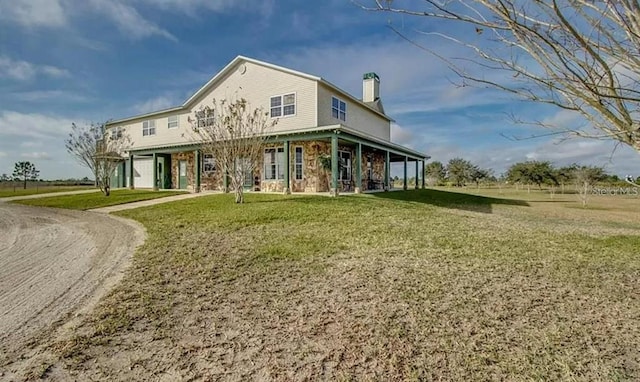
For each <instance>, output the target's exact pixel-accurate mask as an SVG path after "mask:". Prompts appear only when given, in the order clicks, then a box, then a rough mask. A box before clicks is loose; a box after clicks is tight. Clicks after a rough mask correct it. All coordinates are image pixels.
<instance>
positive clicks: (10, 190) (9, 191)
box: [0, 183, 95, 198]
mask: <svg viewBox="0 0 640 382" xmlns="http://www.w3.org/2000/svg"><path fill="white" fill-rule="evenodd" d="M92 188H95V187H94V186H49V185H42V186H36V185H31V184H30V185H29V186H28V187H27V188H26V189H23V188H22V185H16V186H15V187H14V186H11V185H9V184H5V185H2V183H0V198H6V197H11V196H24V195H35V194H46V193H50V192H64V191H77V190H90V189H92Z"/></svg>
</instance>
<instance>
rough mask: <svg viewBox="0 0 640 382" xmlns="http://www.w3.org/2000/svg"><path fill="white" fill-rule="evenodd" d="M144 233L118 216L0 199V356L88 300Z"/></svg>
mask: <svg viewBox="0 0 640 382" xmlns="http://www.w3.org/2000/svg"><path fill="white" fill-rule="evenodd" d="M144 238H145V231H144V228H143V227H142V226H141V225H139V224H137V223H135V222H132V221H129V220H126V219H122V218H118V217H114V216H109V215H106V214H100V213H91V212H81V211H71V210H61V209H53V208H41V207H30V206H24V205H17V204H8V203H3V202H0V361H1V360H2V358H4V357H7V356H8V355H9V354H12V353H16V352H21V351H23V350H24V349H23V348H24V347H25V346H26V344H27V342H28V341H29V340H30V339H33V338H35V337H37V336H39V335H41V334H43V333H46V332H48V331H50V330H52V329H53V328H55V327H57V326H58V325H61V324H63V323H64V322H65V321H67V320H68V319H70V318H72V317H73V314H78V313H82V312H83V311H85V310H86V309H89V308H90V307H91V306H92V305H93V304H95V302H97V301H98V299H99V298H100V297H101V296H103V295H104V294H105V293H106V292H107V291H108V290H109V289H110V288H111V287H112V286H113V285H114V284H115V283H117V282H118V281H119V280H120V278H121V277H122V271H123V270H124V269H125V268H126V267H127V265H128V264H129V262H130V260H131V255H132V254H133V252H134V250H135V248H136V247H137V246H138V245H140V244H142V243H143V241H144ZM52 324H55V325H54V326H52ZM3 356H4V357H3Z"/></svg>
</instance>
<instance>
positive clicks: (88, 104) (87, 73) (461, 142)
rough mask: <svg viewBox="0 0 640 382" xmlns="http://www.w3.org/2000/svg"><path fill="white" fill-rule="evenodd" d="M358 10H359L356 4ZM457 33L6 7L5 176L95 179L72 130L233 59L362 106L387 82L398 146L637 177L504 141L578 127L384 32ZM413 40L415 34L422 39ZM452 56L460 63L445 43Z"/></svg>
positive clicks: (190, 8)
mask: <svg viewBox="0 0 640 382" xmlns="http://www.w3.org/2000/svg"><path fill="white" fill-rule="evenodd" d="M362 1H366V0H362ZM389 22H391V23H392V24H393V25H395V26H396V27H398V28H400V29H402V30H404V31H408V33H412V32H411V31H413V30H416V29H417V30H444V31H450V32H452V33H464V30H454V31H451V30H447V28H460V26H455V25H442V24H440V23H438V22H436V21H434V20H428V19H410V18H404V17H401V16H397V15H388V14H382V13H368V12H365V11H363V10H361V9H359V8H358V7H356V6H355V5H353V4H352V3H351V2H350V1H349V0H325V1H307V0H0V173H9V174H10V173H11V172H12V170H13V163H14V162H16V161H19V160H29V161H32V162H34V163H35V164H36V166H37V167H38V168H39V169H40V171H41V176H42V177H43V178H45V179H56V178H69V177H82V176H85V175H86V176H90V173H89V172H88V171H87V170H86V169H84V168H82V167H80V166H79V165H77V164H76V163H75V162H74V161H73V159H72V158H71V157H70V156H69V155H68V154H67V153H66V152H65V149H64V138H65V136H66V135H67V134H68V132H69V131H70V126H71V123H72V122H76V123H80V124H83V123H88V122H91V121H93V122H100V121H105V120H108V119H114V118H120V117H125V116H130V115H135V114H139V113H143V112H149V111H153V110H157V109H161V108H165V107H169V106H175V105H179V104H181V103H182V102H183V101H184V100H185V99H187V98H188V97H189V96H191V95H192V94H193V93H194V92H195V91H196V90H197V89H198V88H199V87H201V86H202V85H203V84H204V83H205V82H206V81H207V80H208V79H210V78H211V77H212V76H213V75H215V73H216V72H217V71H218V70H220V69H221V68H222V67H224V66H225V65H226V64H227V63H228V62H229V61H231V60H232V59H233V58H234V57H235V56H237V55H245V56H249V57H252V58H256V59H260V60H264V61H268V62H271V63H274V64H277V65H282V66H285V67H289V68H292V69H296V70H300V71H303V72H307V73H310V74H313V75H318V76H321V77H323V78H325V79H326V80H328V81H330V82H331V83H333V84H335V85H337V86H339V87H341V88H343V89H344V90H346V91H348V92H350V93H351V94H353V95H355V96H356V97H360V96H361V93H362V82H361V81H362V74H363V73H366V72H370V71H374V72H376V73H378V74H379V75H380V77H381V97H382V100H383V102H384V105H385V109H386V111H387V113H388V114H389V115H390V116H391V117H392V118H394V119H395V120H396V123H395V124H394V125H393V126H392V140H393V141H394V142H397V143H400V144H403V145H407V146H409V147H412V148H414V149H417V150H420V151H423V152H425V153H427V154H429V155H431V156H432V158H433V160H439V161H442V162H446V161H448V160H449V159H451V158H453V157H456V156H460V157H463V158H466V159H469V160H471V161H472V162H474V163H476V164H478V165H480V166H482V167H487V168H492V169H494V170H495V173H496V174H497V175H498V174H500V173H501V172H503V171H505V169H506V168H508V166H509V165H510V164H512V163H515V162H518V161H524V160H530V159H537V160H550V161H552V162H554V163H555V164H557V165H565V164H570V163H572V162H580V163H584V164H592V165H598V166H605V167H606V168H607V170H608V171H609V172H611V173H615V174H618V175H626V174H633V175H635V176H638V175H640V155H639V154H638V153H637V152H635V151H633V150H631V149H628V148H626V147H619V148H618V149H617V150H616V152H615V153H614V154H613V156H612V150H613V147H614V145H613V143H612V142H610V141H595V140H584V139H572V140H568V141H563V142H557V140H554V139H552V138H537V139H526V140H515V141H514V140H510V139H507V138H505V136H507V137H514V136H515V137H528V136H530V135H536V134H542V133H544V131H543V130H540V129H534V128H527V127H523V126H515V125H513V124H512V123H511V121H510V119H509V118H508V117H507V115H508V114H510V113H514V114H516V115H518V116H521V117H523V118H538V119H541V120H545V121H554V122H557V123H560V124H573V123H576V121H577V119H576V118H575V116H573V115H571V114H569V113H566V112H561V111H559V110H557V109H554V108H551V107H542V106H539V105H534V104H530V103H524V102H522V101H518V100H514V99H511V98H509V97H508V96H507V95H505V94H503V93H498V92H495V91H490V90H485V89H477V88H470V87H464V88H459V87H456V86H455V85H453V84H452V82H453V81H455V77H454V76H453V74H452V73H451V72H450V71H448V70H447V68H446V67H445V66H444V65H443V64H442V62H440V61H438V60H437V59H436V58H434V57H432V56H430V55H428V54H427V53H425V52H424V51H421V50H419V49H417V48H416V47H414V46H412V45H411V44H409V43H407V42H406V41H404V40H402V39H401V38H399V37H398V36H397V35H396V34H394V33H393V32H392V31H391V30H390V29H389V28H388V27H387V25H388V23H389ZM417 38H419V37H417ZM433 39H434V37H430V40H429V41H425V42H427V43H431V44H436V46H437V47H438V49H439V51H442V52H444V53H445V54H449V55H458V54H463V53H462V52H458V51H456V48H455V47H452V46H450V45H448V44H447V43H446V42H444V41H433Z"/></svg>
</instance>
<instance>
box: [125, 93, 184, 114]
mask: <svg viewBox="0 0 640 382" xmlns="http://www.w3.org/2000/svg"><path fill="white" fill-rule="evenodd" d="M172 106H176V102H175V101H174V100H173V99H172V98H170V97H169V96H158V97H155V98H152V99H150V100H147V101H145V102H141V103H139V104H136V105H134V106H133V111H134V112H135V113H139V114H144V113H150V112H152V111H158V110H163V109H168V108H170V107H172Z"/></svg>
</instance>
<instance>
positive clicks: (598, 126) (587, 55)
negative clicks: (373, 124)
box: [352, 0, 640, 151]
mask: <svg viewBox="0 0 640 382" xmlns="http://www.w3.org/2000/svg"><path fill="white" fill-rule="evenodd" d="M352 1H354V2H356V3H358V4H360V5H361V7H362V8H364V9H367V10H371V11H384V12H392V13H398V14H403V15H410V16H416V17H432V18H438V19H441V20H447V21H451V22H454V23H462V24H461V25H460V26H462V25H464V24H466V25H468V26H469V28H468V30H466V29H464V27H463V28H458V30H457V32H456V33H441V32H420V31H419V32H418V33H422V34H426V35H429V36H430V37H440V38H443V39H445V40H446V41H448V42H451V43H453V44H456V45H458V46H461V47H464V48H466V49H468V50H469V51H470V52H471V55H470V56H471V58H469V57H462V58H452V57H445V56H444V54H443V53H439V52H436V51H434V50H433V49H430V48H429V47H427V46H425V45H422V44H420V43H418V42H417V39H416V38H415V37H414V36H408V35H407V34H406V32H405V30H401V29H398V28H395V27H393V26H391V28H392V29H393V30H394V31H395V32H396V33H398V34H400V35H401V36H402V37H404V38H405V39H407V40H409V41H410V42H412V43H414V44H415V45H417V46H419V47H421V48H423V49H425V50H426V51H429V52H430V53H432V54H434V55H435V56H436V57H438V58H440V59H442V60H443V61H444V62H446V64H447V65H448V66H449V68H451V69H452V70H453V71H454V72H455V73H456V74H457V75H458V76H459V77H460V78H461V80H462V85H463V86H464V85H468V84H472V85H473V84H475V85H480V86H487V87H491V88H497V89H500V90H503V91H506V92H508V93H511V94H514V95H516V96H519V97H521V98H524V99H526V100H530V101H534V102H540V103H545V104H551V105H555V106H557V107H559V108H561V109H563V110H569V111H572V112H576V113H579V114H580V115H581V116H582V117H584V119H585V120H586V121H588V123H589V126H588V127H575V128H574V127H567V126H562V127H560V126H553V125H550V124H549V123H547V122H544V121H528V122H530V123H533V124H534V125H538V126H541V127H552V128H555V130H554V132H553V134H557V133H561V134H564V135H565V136H580V137H587V138H605V139H614V140H616V141H618V142H620V143H623V144H626V145H629V146H631V147H632V148H634V149H635V150H637V151H640V112H639V107H640V89H639V82H638V80H639V73H640V17H638V14H640V4H639V3H638V1H637V0H598V1H594V0H535V1H534V0H423V1H420V2H414V3H413V4H419V5H416V6H415V7H414V8H394V6H393V0H358V1H356V0H352ZM364 1H369V4H370V5H362V3H363V2H364ZM403 4H406V3H403ZM461 29H462V30H461ZM450 30H453V29H450ZM469 65H470V66H471V67H472V68H473V69H472V70H469ZM477 69H481V70H482V72H483V74H480V75H478V74H474V73H473V72H472V71H473V70H477ZM488 71H491V72H490V73H491V74H490V75H488V73H489V72H488ZM500 73H502V74H504V75H499V74H500ZM496 74H498V75H496ZM519 122H522V121H519Z"/></svg>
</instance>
